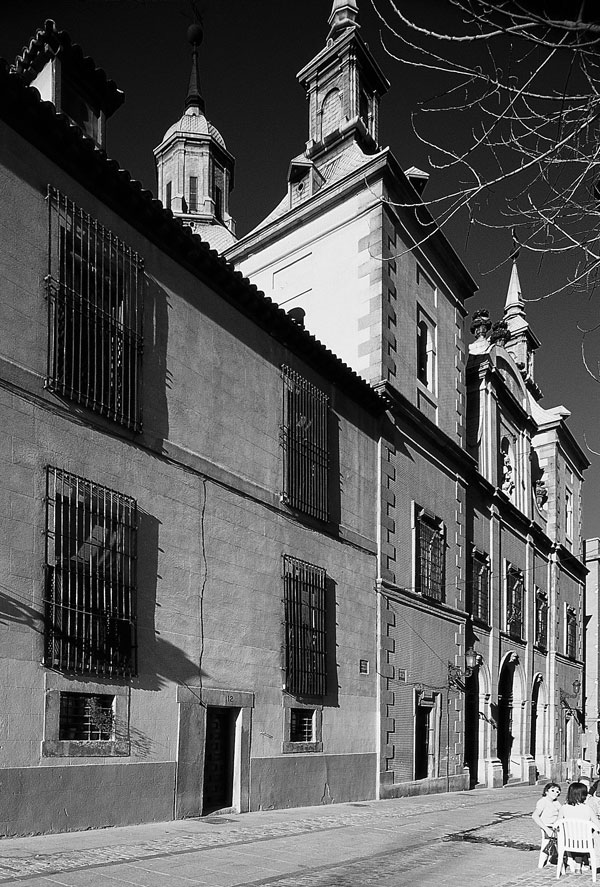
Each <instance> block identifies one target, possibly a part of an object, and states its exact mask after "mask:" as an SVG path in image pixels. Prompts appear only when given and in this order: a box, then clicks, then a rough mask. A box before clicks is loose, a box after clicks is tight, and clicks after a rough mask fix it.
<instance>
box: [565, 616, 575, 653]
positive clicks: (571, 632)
mask: <svg viewBox="0 0 600 887" xmlns="http://www.w3.org/2000/svg"><path fill="white" fill-rule="evenodd" d="M566 653H567V656H568V657H569V658H570V659H577V616H576V615H575V610H572V609H571V608H570V607H568V608H567V649H566Z"/></svg>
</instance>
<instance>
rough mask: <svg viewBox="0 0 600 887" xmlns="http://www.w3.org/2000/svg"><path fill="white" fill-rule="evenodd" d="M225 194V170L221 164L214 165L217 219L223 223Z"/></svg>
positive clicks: (214, 193)
mask: <svg viewBox="0 0 600 887" xmlns="http://www.w3.org/2000/svg"><path fill="white" fill-rule="evenodd" d="M224 194H225V169H224V168H223V167H222V166H221V164H220V163H217V162H216V161H215V163H214V164H213V199H214V201H215V218H217V219H219V221H221V222H222V221H223V209H224V206H223V199H224Z"/></svg>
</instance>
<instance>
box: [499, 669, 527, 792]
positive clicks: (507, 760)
mask: <svg viewBox="0 0 600 887" xmlns="http://www.w3.org/2000/svg"><path fill="white" fill-rule="evenodd" d="M518 662H519V657H518V656H517V655H516V653H509V654H508V655H507V656H506V657H505V659H504V661H503V663H502V665H501V668H500V679H499V681H498V749H497V752H498V758H499V759H500V763H501V764H502V782H503V784H506V783H507V782H508V780H509V779H510V777H511V775H516V776H520V755H521V749H520V741H519V737H520V734H521V727H522V715H523V712H522V704H521V703H522V692H521V687H520V683H519V681H518V680H516V675H515V672H516V669H517V665H518ZM513 760H514V765H513ZM513 767H514V770H515V773H514V774H513V773H512V770H513Z"/></svg>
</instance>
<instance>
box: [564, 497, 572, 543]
mask: <svg viewBox="0 0 600 887" xmlns="http://www.w3.org/2000/svg"><path fill="white" fill-rule="evenodd" d="M565 535H566V537H567V542H572V541H573V491H572V490H570V489H569V488H568V487H567V488H566V489H565Z"/></svg>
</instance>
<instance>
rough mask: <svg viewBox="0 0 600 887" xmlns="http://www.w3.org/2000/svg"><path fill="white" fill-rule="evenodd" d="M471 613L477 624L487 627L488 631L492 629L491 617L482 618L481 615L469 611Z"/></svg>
mask: <svg viewBox="0 0 600 887" xmlns="http://www.w3.org/2000/svg"><path fill="white" fill-rule="evenodd" d="M469 615H470V617H471V619H472V620H473V623H474V624H475V625H478V626H479V627H480V628H484V629H486V631H491V628H492V626H491V625H490V621H489V619H482V618H481V616H474V615H473V614H472V613H469Z"/></svg>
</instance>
